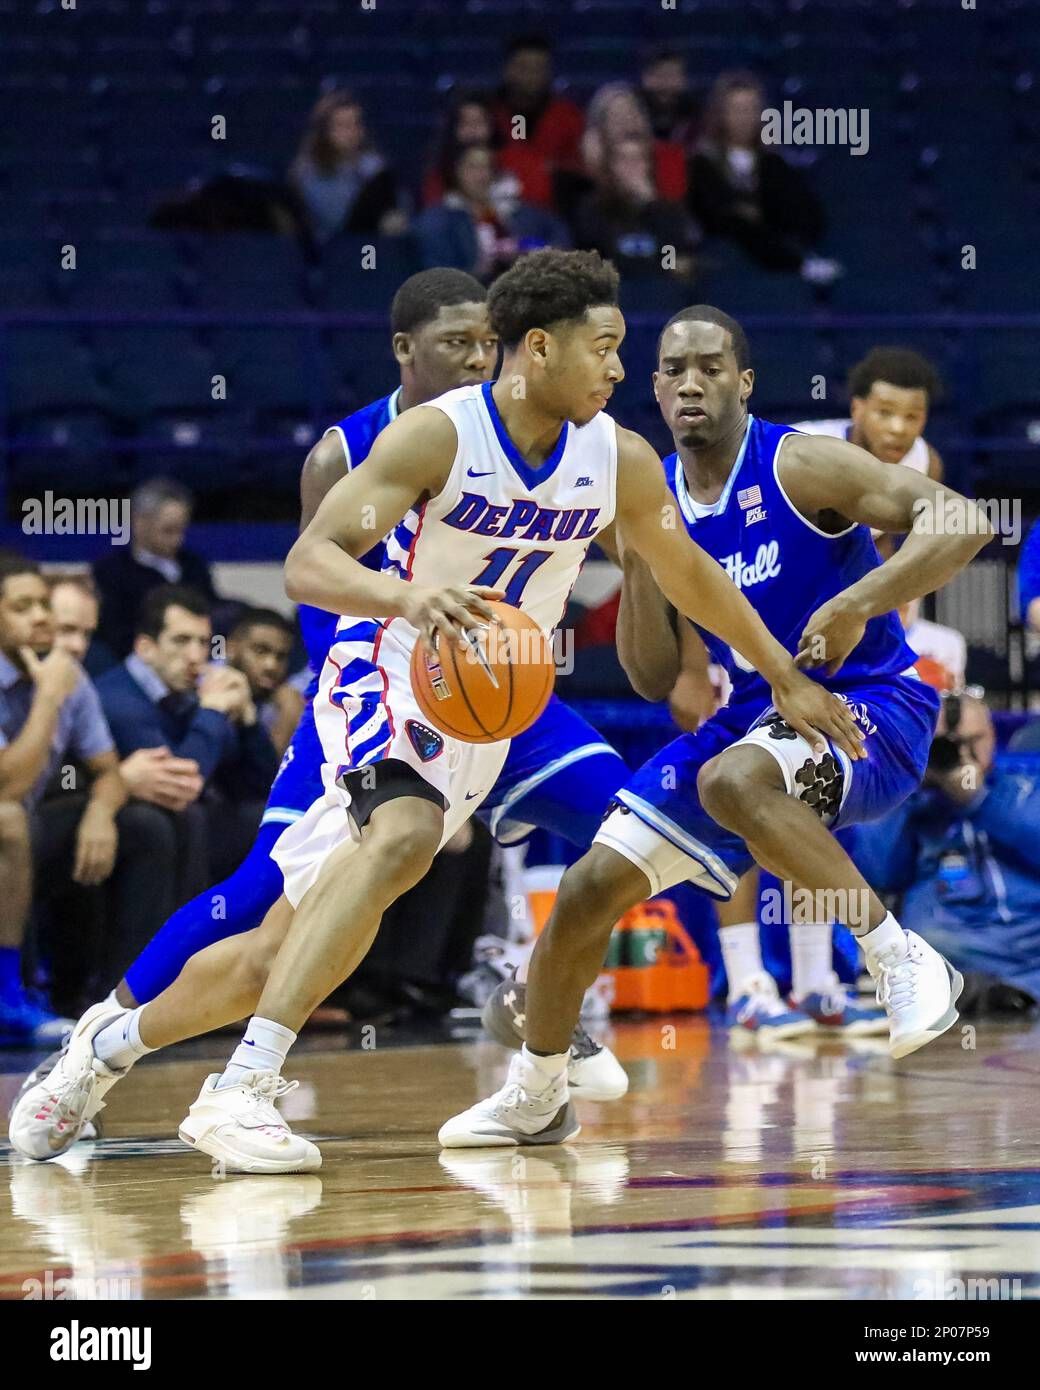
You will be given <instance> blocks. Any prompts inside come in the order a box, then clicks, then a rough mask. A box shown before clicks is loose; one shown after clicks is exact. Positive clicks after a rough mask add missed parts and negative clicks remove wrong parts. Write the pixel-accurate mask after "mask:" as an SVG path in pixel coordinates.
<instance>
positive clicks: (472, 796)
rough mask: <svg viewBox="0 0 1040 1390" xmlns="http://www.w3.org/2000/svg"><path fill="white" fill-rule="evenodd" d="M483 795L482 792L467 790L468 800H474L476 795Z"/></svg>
mask: <svg viewBox="0 0 1040 1390" xmlns="http://www.w3.org/2000/svg"><path fill="white" fill-rule="evenodd" d="M481 795H482V793H481V792H467V793H466V800H467V801H472V800H473V798H474V797H475V796H481Z"/></svg>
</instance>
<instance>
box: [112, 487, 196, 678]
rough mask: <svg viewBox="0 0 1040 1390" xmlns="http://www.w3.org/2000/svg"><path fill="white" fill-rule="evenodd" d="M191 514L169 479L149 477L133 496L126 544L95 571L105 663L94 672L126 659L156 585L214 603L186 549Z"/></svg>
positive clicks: (187, 498)
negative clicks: (175, 587) (192, 593)
mask: <svg viewBox="0 0 1040 1390" xmlns="http://www.w3.org/2000/svg"><path fill="white" fill-rule="evenodd" d="M191 509H192V497H191V493H190V492H189V491H188V490H187V488H185V487H182V486H181V485H180V483H176V482H173V481H172V480H171V479H169V478H150V479H149V480H148V481H147V482H144V483H142V484H141V485H140V487H138V488H136V489H135V490H134V492H133V493H132V494H131V497H130V545H129V546H120V547H113V548H112V551H111V554H109V555H106V556H105V558H104V559H103V560H99V561H98V562H97V563H96V564H95V566H94V582H95V583H96V584H97V588H98V593H99V595H100V597H101V617H100V622H99V624H98V632H97V636H98V641H99V643H100V644H101V645H102V647H103V648H104V650H105V654H106V657H107V660H105V661H103V662H101V663H98V664H92V669H93V670H95V671H97V670H99V669H100V670H103V669H105V666H106V665H112V664H114V662H116V661H122V660H123V658H124V657H125V656H126V655H127V654H128V652H129V651H130V648H131V646H132V644H133V640H134V634H135V631H136V623H137V616H138V614H139V613H140V611H141V604H142V602H143V601H144V598H145V595H146V594H148V593H149V592H150V591H151V590H152V589H155V588H158V586H159V585H160V584H186V585H188V586H189V587H190V588H192V589H195V590H197V591H198V592H199V593H201V594H202V595H204V597H205V598H207V599H208V600H209V601H210V602H213V601H214V600H215V599H216V595H215V593H214V590H213V581H212V580H211V579H210V574H209V567H208V565H207V564H206V562H205V560H203V559H202V557H201V556H199V555H196V554H195V553H194V551H191V550H186V549H185V547H184V536H185V532H186V531H187V529H188V523H189V522H190V521H191Z"/></svg>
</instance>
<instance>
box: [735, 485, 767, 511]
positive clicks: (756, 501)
mask: <svg viewBox="0 0 1040 1390" xmlns="http://www.w3.org/2000/svg"><path fill="white" fill-rule="evenodd" d="M737 502H738V504H739V505H740V506H741V507H743V508H744V509H745V510H746V509H747V508H748V507H760V506H761V505H762V489H761V488H760V487H759V485H758V484H757V483H756V484H755V486H754V487H742V488H741V489H740V491H739V492H738V493H737Z"/></svg>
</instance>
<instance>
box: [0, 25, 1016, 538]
mask: <svg viewBox="0 0 1040 1390" xmlns="http://www.w3.org/2000/svg"><path fill="white" fill-rule="evenodd" d="M633 8H634V0H582V3H580V4H573V5H566V6H564V5H557V4H553V3H550V2H549V0H546V2H545V3H519V0H469V3H466V4H465V5H460V4H459V3H453V0H422V3H419V2H418V0H379V4H378V5H377V6H376V7H375V9H374V10H373V11H371V12H364V13H361V12H359V14H358V15H357V16H356V17H352V19H351V21H350V23H349V24H348V23H345V22H344V18H343V10H342V6H341V5H340V4H339V3H338V0H258V3H257V4H256V5H252V6H250V7H249V10H248V12H245V11H242V10H241V8H240V7H237V6H235V5H233V4H232V3H231V0H152V3H150V4H149V6H148V7H147V13H146V17H145V16H143V15H142V13H141V9H140V6H138V5H137V4H136V3H135V0H93V2H92V3H91V4H90V5H89V6H80V7H78V8H76V9H75V10H64V9H63V8H62V6H61V4H60V2H59V0H40V3H37V4H35V6H34V7H33V10H32V13H30V14H28V15H27V14H26V13H25V5H24V4H23V3H22V0H0V23H3V22H4V21H7V22H9V23H10V24H11V29H12V31H13V32H12V34H11V36H10V41H9V42H5V44H4V50H5V60H4V64H3V67H2V70H0V121H2V123H3V128H4V131H5V135H6V137H7V138H6V140H5V143H4V152H3V153H2V154H0V358H2V361H3V364H4V370H3V373H2V375H0V449H2V450H3V456H4V458H5V460H6V465H7V466H6V470H5V471H6V493H7V496H6V501H5V503H4V510H5V512H6V515H7V517H8V518H9V519H10V518H12V517H15V516H17V515H18V511H17V506H18V502H19V499H20V498H22V497H24V496H26V495H29V494H32V493H33V492H34V491H38V490H39V488H40V486H41V485H42V484H43V483H44V482H46V483H47V484H48V485H50V486H52V487H56V488H62V489H65V490H66V491H68V492H70V493H74V492H75V490H76V488H77V485H80V481H81V480H85V479H88V478H89V480H90V486H91V488H92V489H96V488H97V486H98V485H99V479H104V480H105V483H106V485H109V484H110V485H111V486H120V487H128V486H130V485H132V483H133V482H134V481H135V480H136V479H138V478H140V477H141V476H143V475H144V474H145V473H154V472H155V471H156V468H157V467H160V468H161V469H162V471H164V472H169V473H172V474H174V475H176V476H178V477H181V478H182V479H183V480H184V481H185V482H187V483H189V484H190V486H192V487H193V488H194V489H195V490H196V491H197V492H198V493H199V494H200V503H199V514H200V516H202V517H204V518H205V517H210V518H211V519H221V518H222V517H224V516H227V515H235V516H236V517H238V518H239V519H249V518H250V517H251V516H256V517H257V519H267V518H278V517H281V518H289V517H291V515H292V513H293V509H294V507H295V497H296V471H297V466H298V462H299V457H300V450H301V448H302V447H305V446H306V443H307V441H309V440H310V439H312V438H314V437H316V435H317V433H318V432H320V430H321V429H323V428H324V427H325V426H326V425H327V424H328V422H329V421H330V420H332V419H335V418H337V417H339V416H340V415H342V414H343V413H345V412H346V411H348V410H350V409H353V408H355V407H356V406H357V405H359V404H361V403H362V402H363V401H365V400H366V399H370V398H372V397H373V396H375V395H377V394H379V393H381V392H382V391H384V390H385V389H387V387H388V385H389V384H390V383H391V382H392V380H393V372H392V361H391V358H390V352H389V345H388V343H387V341H386V333H385V311H386V306H387V304H388V301H389V299H390V297H391V295H392V293H393V291H394V289H395V288H396V286H397V285H398V284H399V283H400V281H401V279H402V278H403V277H404V276H405V275H407V274H408V273H409V272H410V271H411V270H413V269H415V268H416V265H417V262H416V255H415V248H414V246H413V244H412V242H411V240H410V238H409V237H407V236H405V237H402V238H397V239H393V240H388V241H380V242H379V244H378V246H377V252H378V256H377V266H376V268H375V269H373V270H365V271H362V270H361V269H360V256H361V243H360V240H359V239H350V238H343V239H340V240H339V241H337V242H335V243H334V244H333V245H332V246H331V247H330V248H328V250H327V252H326V254H325V255H324V257H323V258H321V259H320V260H317V259H308V258H307V257H306V256H305V254H304V253H303V252H302V251H301V250H300V249H298V247H297V246H296V245H295V244H294V243H293V242H291V241H289V240H284V239H280V238H277V237H274V236H269V237H265V236H241V235H236V236H228V237H220V238H206V237H200V236H188V235H179V234H173V233H166V232H161V231H158V230H154V229H151V228H150V227H149V214H150V212H151V211H152V210H153V209H154V207H155V206H156V204H157V203H158V202H160V201H161V200H162V199H163V198H167V197H169V196H170V195H171V194H173V193H175V192H176V191H177V190H179V189H184V188H185V187H186V186H187V185H188V184H189V183H190V182H191V181H192V180H195V179H200V178H204V177H207V176H209V175H213V174H217V173H220V172H228V171H231V170H235V169H238V170H245V171H249V172H252V173H258V174H260V175H263V176H266V177H271V178H281V177H282V176H283V175H284V172H285V169H286V167H287V165H288V163H289V161H290V160H291V158H292V156H293V153H294V151H295V148H296V145H297V143H298V141H299V138H300V133H301V130H302V128H303V125H304V122H305V120H306V116H307V113H308V111H309V110H310V108H311V106H312V105H313V102H314V100H315V99H316V97H317V95H318V94H319V93H320V92H321V91H322V90H327V89H329V88H332V87H335V86H337V85H349V86H351V87H353V88H354V89H355V90H356V91H357V92H358V93H359V95H360V96H361V98H362V101H363V103H364V106H365V110H366V114H367V119H368V122H369V124H370V127H371V129H372V131H373V133H374V136H375V139H376V141H377V142H378V144H379V146H380V147H381V148H382V149H383V150H384V151H385V152H386V153H387V155H388V156H389V157H390V158H391V159H392V160H393V161H394V162H395V164H396V166H397V167H398V170H399V172H400V174H401V176H402V179H403V181H404V183H405V184H406V186H407V187H408V188H409V189H410V191H411V194H412V197H413V200H414V199H415V198H416V197H417V193H418V188H419V185H420V182H421V178H422V175H423V171H424V166H425V161H426V159H427V157H428V154H429V150H430V148H431V144H432V142H433V140H434V138H435V133H436V128H437V121H438V114H439V111H440V108H441V105H442V103H443V98H444V96H445V94H446V93H447V92H449V91H450V90H451V88H452V87H453V86H454V85H455V84H457V83H465V84H467V85H469V84H472V83H474V82H482V83H484V84H485V85H487V86H489V87H490V86H492V85H494V83H495V81H496V80H497V75H498V72H499V67H500V60H501V49H502V44H503V42H504V41H505V40H506V39H507V38H508V37H509V36H510V35H512V34H514V33H517V32H520V31H529V30H532V29H533V30H540V31H542V32H544V33H546V34H547V35H548V36H550V37H551V38H552V39H553V41H554V43H555V46H556V69H557V74H558V80H559V84H560V86H561V87H562V88H564V89H566V90H568V91H569V93H570V94H571V95H573V96H574V97H575V98H576V99H578V100H579V101H584V100H586V99H587V98H588V97H589V95H591V93H592V92H593V91H594V90H595V89H596V87H597V86H598V85H599V84H600V83H602V82H603V81H606V80H611V79H618V78H625V77H629V78H631V77H634V72H633V71H632V70H631V69H630V68H628V69H626V63H631V62H632V61H634V55H631V42H630V34H631V25H632V12H633ZM639 8H640V16H641V17H640V30H641V33H643V34H644V35H645V37H646V39H647V40H650V39H653V38H659V39H661V40H663V41H667V42H669V43H678V44H679V45H680V46H681V47H683V48H684V49H685V51H686V52H687V53H688V56H689V65H690V72H691V77H692V79H693V81H694V82H695V83H696V84H697V85H698V86H699V87H701V88H704V87H706V86H707V85H708V84H709V83H710V81H711V80H712V79H713V78H714V77H715V76H716V75H717V74H718V73H719V72H720V71H722V70H723V69H725V68H726V67H730V66H734V65H736V66H742V67H746V66H748V65H751V66H754V67H755V68H756V69H757V70H759V71H760V72H761V74H762V75H763V77H764V78H765V80H766V82H767V84H768V87H769V93H770V99H771V100H772V101H774V102H776V103H780V102H782V101H785V100H790V101H792V102H793V103H794V104H795V105H796V106H797V105H809V106H820V105H828V104H834V105H843V106H844V105H849V104H857V105H863V106H865V107H867V108H868V110H869V112H870V114H871V126H870V151H869V154H868V155H867V156H864V157H856V156H853V155H851V154H850V153H849V151H848V150H846V149H842V148H829V149H820V148H808V149H804V150H802V149H794V150H789V151H788V154H789V155H790V156H791V157H793V158H796V159H798V160H799V162H800V163H802V164H804V167H805V170H806V173H807V175H808V177H809V178H810V179H811V180H812V181H813V183H814V185H815V186H816V187H817V188H818V190H819V192H820V194H821V196H822V197H823V200H824V202H825V205H826V207H827V211H828V218H829V224H830V231H829V236H828V246H827V250H828V251H829V252H830V253H831V254H832V255H834V256H835V257H837V258H838V259H839V260H840V261H841V262H842V264H843V265H844V267H845V270H846V273H845V275H844V276H843V277H842V278H840V279H838V280H837V281H836V282H835V283H834V284H833V285H831V286H829V287H827V288H826V289H821V288H819V287H815V286H811V285H808V284H806V283H805V282H804V281H802V280H801V279H799V278H798V277H797V276H792V275H770V274H767V273H766V272H764V271H761V270H758V269H757V268H755V267H753V266H751V265H749V264H747V263H746V262H744V261H743V260H742V259H741V258H740V257H739V256H738V255H736V254H735V253H733V252H731V251H727V250H726V249H725V248H723V247H721V246H715V245H712V244H710V243H709V244H708V245H707V246H706V247H705V248H704V252H703V255H702V262H703V266H704V270H703V273H702V275H701V277H700V279H699V280H698V282H697V284H696V286H695V288H694V289H693V290H692V291H691V290H690V289H689V288H688V287H683V286H680V285H676V284H673V283H670V282H667V281H661V280H645V281H643V280H635V281H630V282H629V283H627V284H626V285H625V286H624V308H625V311H626V314H627V316H628V318H629V324H630V332H629V338H628V342H627V345H626V365H627V370H628V379H627V381H626V382H625V384H624V385H623V386H622V388H621V389H620V391H619V393H618V396H617V398H616V407H617V413H618V414H619V415H620V416H621V417H622V418H623V419H625V420H626V421H628V422H630V423H632V424H633V425H634V426H635V427H637V428H641V429H643V430H645V431H646V432H647V433H648V435H649V436H650V437H651V438H652V439H653V440H654V442H655V443H657V444H658V445H663V444H664V442H665V441H664V440H663V438H662V434H661V424H660V420H659V418H658V417H657V414H656V411H655V409H654V407H653V403H652V401H650V400H649V399H648V393H647V390H646V384H647V380H648V375H649V372H650V370H651V368H652V363H653V343H654V340H655V336H656V330H657V328H658V327H659V325H660V323H661V321H662V319H663V318H664V317H665V316H667V314H669V313H670V312H672V311H673V310H674V309H675V308H677V307H679V306H680V305H681V304H682V303H684V302H689V298H690V295H691V293H693V294H694V295H695V296H696V297H697V298H699V299H703V300H708V301H713V302H718V303H720V304H722V305H723V306H724V307H725V308H727V309H728V310H730V311H732V312H735V313H737V314H739V315H741V316H742V317H743V318H744V319H745V321H746V323H747V325H748V328H749V332H750V336H751V339H752V345H753V349H754V354H755V361H756V368H757V373H758V386H757V391H756V397H755V400H756V407H757V409H758V410H759V411H760V412H761V413H762V414H765V415H769V414H773V415H776V416H781V417H782V416H784V415H787V416H788V417H790V416H791V415H797V416H804V415H806V414H811V413H820V412H821V411H830V410H833V411H838V410H840V409H841V408H842V404H843V402H842V399H841V394H840V388H841V383H842V381H843V377H844V373H845V371H846V370H847V368H848V366H849V365H850V364H851V363H852V362H853V361H855V360H856V358H857V357H858V356H860V355H861V353H862V351H863V350H864V349H865V348H866V347H868V346H870V345H871V344H873V343H876V342H877V341H879V340H885V339H889V340H892V339H894V340H897V341H900V342H906V343H909V344H910V345H913V346H917V347H919V348H920V349H921V350H923V351H925V352H927V353H929V355H931V356H933V357H934V358H935V359H936V361H937V363H938V364H939V366H940V367H941V369H942V370H943V372H944V375H945V376H946V379H947V382H948V384H949V388H950V389H949V393H948V397H947V400H946V401H945V403H943V404H942V405H941V406H940V407H939V408H938V409H937V411H936V412H935V415H934V418H933V420H932V422H931V424H930V427H929V436H930V438H932V439H933V440H934V441H935V443H936V444H937V445H938V447H940V448H941V449H942V451H943V453H944V456H945V457H946V461H947V470H948V477H949V478H950V481H951V482H952V483H953V484H954V485H956V486H960V487H965V488H971V487H973V486H980V485H985V486H987V487H989V488H990V489H991V490H992V489H994V488H996V489H997V490H998V491H999V489H1000V488H1001V487H1003V486H1014V487H1015V488H1016V489H1018V495H1021V496H1023V497H1024V498H1025V500H1026V505H1027V508H1032V509H1033V510H1040V495H1038V493H1037V491H1036V485H1035V482H1034V481H1033V479H1032V477H1031V467H1032V464H1031V451H1032V449H1033V448H1034V447H1035V441H1036V434H1037V428H1038V426H1037V419H1038V416H1040V409H1038V392H1037V384H1038V383H1037V375H1036V368H1035V363H1036V360H1037V358H1038V355H1040V354H1038V348H1040V318H1038V317H1037V315H1036V314H1035V313H1033V314H1030V312H1029V311H1030V309H1031V307H1032V305H1031V303H1030V296H1029V293H1028V287H1027V286H1026V285H1024V284H1023V283H1022V277H1021V273H1020V269H1019V268H1020V266H1021V265H1023V264H1028V263H1029V261H1028V259H1027V258H1026V242H1027V238H1030V237H1031V236H1032V225H1033V219H1034V217H1035V214H1036V212H1037V211H1038V210H1040V116H1038V114H1037V111H1038V107H1037V103H1036V99H1035V98H1036V90H1037V85H1038V83H1040V10H1038V9H1037V8H1036V6H1035V5H1032V4H1030V3H1028V0H989V2H988V3H987V4H986V5H985V6H980V7H979V9H978V10H977V11H964V12H961V11H960V10H958V11H957V14H956V16H955V17H954V18H952V19H951V16H950V7H949V5H948V4H946V3H945V0H943V2H940V0H916V3H915V2H913V0H911V2H909V3H906V4H902V5H900V7H899V12H898V23H895V22H894V21H893V22H892V23H891V24H885V25H878V22H877V13H876V10H875V9H873V8H872V7H868V6H863V5H860V4H859V3H857V0H837V3H836V0H828V3H827V4H826V5H825V6H824V5H823V4H822V3H821V0H806V2H805V3H799V4H797V5H795V4H790V3H786V2H785V0H754V3H751V4H749V5H747V6H746V7H745V8H746V10H747V13H748V20H747V24H746V27H745V31H744V32H743V34H742V35H741V38H740V42H739V44H738V43H736V42H735V41H734V37H733V29H732V22H731V16H730V15H729V14H728V12H727V10H728V7H727V4H726V3H725V0H696V3H695V2H694V0H678V4H677V8H676V10H675V11H665V10H662V11H661V13H660V14H659V15H655V16H647V14H646V7H645V6H640V7H639ZM461 10H464V11H465V14H464V16H463V15H461V14H460V11H461ZM837 12H840V18H841V23H840V24H838V23H829V22H828V17H830V18H831V19H833V17H834V16H835V14H836V13H837ZM446 15H450V16H451V17H452V20H453V23H452V25H451V26H450V28H451V31H452V33H453V34H454V37H452V38H450V39H446V38H444V37H443V35H444V33H445V30H446V28H447V27H448V26H446V25H445V24H444V19H445V16H446ZM15 16H17V24H15V23H14V22H13V20H14V17H15ZM361 26H363V27H364V34H365V41H364V45H363V46H362V45H360V44H359V43H358V41H357V37H356V36H357V33H358V32H359V29H360V27H361ZM973 26H974V28H973ZM973 33H975V34H978V33H983V34H984V36H985V41H986V46H987V51H988V52H990V53H991V54H995V55H996V60H995V61H994V62H991V63H990V64H989V66H988V68H987V71H986V72H984V73H980V72H979V71H977V62H976V55H977V52H978V51H979V44H978V42H976V41H975V39H973V37H972V35H973ZM384 58H385V60H386V61H382V60H383V59H384ZM388 71H390V72H391V73H392V74H393V75H392V76H391V77H390V78H389V80H388V78H387V72H388ZM85 104H86V105H87V108H88V110H89V116H88V118H87V119H84V116H83V112H84V106H85ZM216 116H222V117H223V118H224V122H225V125H226V129H225V131H224V134H225V137H226V138H224V139H213V138H212V135H213V120H214V117H216ZM1009 206H1020V207H1021V208H1022V210H1023V216H1022V219H1021V222H1020V224H1019V225H1018V226H1012V227H1009V226H1007V225H1006V221H1005V220H1004V211H1005V210H1006V208H1008V207H1009ZM879 210H880V211H881V212H882V213H883V220H884V223H885V225H886V228H887V231H886V234H885V235H884V236H879V235H878V234H877V231H876V229H877V227H878V225H879ZM966 246H971V247H973V248H974V254H975V257H976V268H975V269H965V268H963V266H962V258H963V256H964V254H965V252H964V248H965V247H966ZM68 247H72V248H74V250H75V256H76V267H75V270H69V269H64V268H63V264H62V255H63V251H62V248H68ZM1030 249H1031V248H1030ZM817 374H822V375H823V376H824V377H825V379H826V381H827V384H828V398H827V400H826V401H813V400H810V399H809V397H808V394H807V387H806V383H807V381H808V380H809V379H810V378H811V377H813V376H814V375H817ZM218 377H221V378H223V379H224V382H225V387H226V398H225V399H223V400H219V401H215V400H214V395H213V392H214V379H215V378H218ZM218 404H219V407H220V408H219V409H218V408H217V405H218ZM245 484H249V487H248V491H247V492H246V494H245V495H244V496H243V495H242V488H243V486H244V485H245ZM990 495H992V491H991V493H990Z"/></svg>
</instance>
